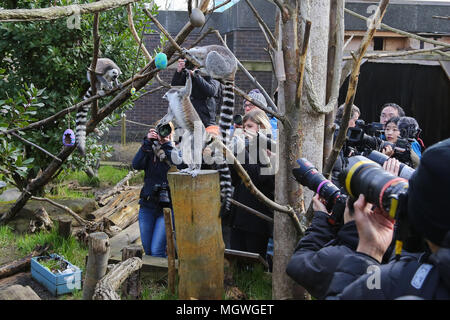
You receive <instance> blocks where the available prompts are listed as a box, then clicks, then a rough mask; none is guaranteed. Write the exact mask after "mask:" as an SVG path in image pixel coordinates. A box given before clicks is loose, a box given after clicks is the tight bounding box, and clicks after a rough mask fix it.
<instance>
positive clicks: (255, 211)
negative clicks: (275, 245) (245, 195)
mask: <svg viewBox="0 0 450 320" xmlns="http://www.w3.org/2000/svg"><path fill="white" fill-rule="evenodd" d="M228 200H229V201H230V203H232V204H234V205H235V206H236V207H239V208H242V209H244V210H245V211H247V212H249V213H251V214H254V215H255V216H257V217H258V218H261V219H263V220H266V221H268V222H270V223H273V219H272V218H270V217H268V216H266V215H265V214H264V213H261V212H259V211H257V210H255V209H253V208H250V207H247V206H246V205H244V204H242V203H240V202H238V201H236V200H234V199H232V198H230V199H228Z"/></svg>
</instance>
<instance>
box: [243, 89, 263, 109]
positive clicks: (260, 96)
mask: <svg viewBox="0 0 450 320" xmlns="http://www.w3.org/2000/svg"><path fill="white" fill-rule="evenodd" d="M248 96H249V97H250V98H252V99H253V100H256V101H258V102H259V103H261V104H262V105H263V106H264V107H267V101H266V98H264V95H263V94H262V93H261V91H259V89H253V90H250V92H249V93H248ZM245 101H246V100H245V99H244V104H245Z"/></svg>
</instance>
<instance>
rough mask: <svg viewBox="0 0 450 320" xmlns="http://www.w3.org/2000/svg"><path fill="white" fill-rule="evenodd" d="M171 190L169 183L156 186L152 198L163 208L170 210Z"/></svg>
mask: <svg viewBox="0 0 450 320" xmlns="http://www.w3.org/2000/svg"><path fill="white" fill-rule="evenodd" d="M169 192H170V189H169V185H168V184H167V183H162V184H155V185H154V186H153V190H152V196H153V198H154V199H155V201H156V202H157V203H158V204H159V206H160V207H161V208H170V195H169Z"/></svg>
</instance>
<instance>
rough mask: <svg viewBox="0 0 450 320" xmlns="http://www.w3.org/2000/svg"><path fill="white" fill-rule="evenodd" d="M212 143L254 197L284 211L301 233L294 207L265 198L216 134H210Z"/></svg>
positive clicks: (270, 206)
mask: <svg viewBox="0 0 450 320" xmlns="http://www.w3.org/2000/svg"><path fill="white" fill-rule="evenodd" d="M211 138H212V139H213V141H214V143H215V144H216V146H217V149H219V150H221V152H222V153H223V155H224V157H225V159H231V160H232V161H233V167H234V169H235V170H236V172H237V173H238V175H239V177H240V178H241V180H242V182H243V183H244V185H245V186H246V187H247V189H248V190H249V191H250V192H251V193H252V194H253V195H254V196H255V197H256V198H258V200H259V201H261V202H262V203H264V205H266V206H267V207H268V208H270V209H273V210H275V211H278V212H282V213H286V214H287V215H289V217H291V219H292V222H293V223H294V226H295V228H296V229H297V232H298V233H299V234H300V235H303V230H302V227H301V224H300V220H299V219H298V217H297V214H296V213H295V211H294V209H293V208H292V207H290V206H283V205H280V204H278V203H276V202H274V201H273V200H270V199H269V198H267V197H266V196H265V195H264V193H262V192H261V191H259V190H258V188H256V186H255V185H254V184H253V181H252V179H251V178H250V176H249V175H248V173H247V171H245V169H244V168H243V167H242V165H241V164H240V163H239V160H238V159H236V157H235V156H234V154H233V153H232V152H231V151H230V150H229V149H228V148H227V147H226V146H225V145H224V144H223V143H222V141H220V140H219V139H218V138H217V137H216V136H212V135H211Z"/></svg>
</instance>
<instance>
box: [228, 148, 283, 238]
mask: <svg viewBox="0 0 450 320" xmlns="http://www.w3.org/2000/svg"><path fill="white" fill-rule="evenodd" d="M255 162H256V163H255ZM252 163H255V164H252ZM242 166H243V168H244V169H245V171H247V173H248V175H249V176H250V179H252V181H253V183H254V184H255V186H256V187H257V188H258V189H259V190H260V191H261V192H262V193H264V195H265V196H266V197H268V198H269V199H271V200H273V199H274V188H275V176H274V175H262V174H261V169H262V168H263V167H264V165H263V164H261V162H260V161H259V157H257V159H253V157H250V156H249V154H248V152H247V150H245V162H243V163H242ZM230 173H231V178H232V184H233V186H234V194H233V199H234V200H236V201H238V202H240V203H242V204H244V205H246V206H247V207H250V208H252V209H255V210H257V211H259V212H261V213H263V214H265V215H266V216H269V217H271V218H273V212H272V210H270V209H268V208H267V206H266V205H265V204H263V203H261V201H259V200H258V198H256V196H254V195H253V194H252V193H251V192H250V191H249V190H248V188H247V187H246V186H245V185H244V183H243V182H242V179H241V178H240V177H239V176H238V174H237V173H236V171H235V170H234V168H233V167H232V166H231V167H230ZM226 224H228V225H230V226H231V227H233V228H237V229H240V230H243V231H247V232H252V233H256V234H260V235H263V236H268V237H270V236H272V233H273V224H272V223H270V222H268V221H266V220H263V219H261V218H259V217H257V216H255V215H254V214H252V213H249V212H247V211H246V210H244V209H242V208H240V207H237V206H234V205H233V206H232V207H231V210H230V215H229V218H228V221H227V222H226Z"/></svg>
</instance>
